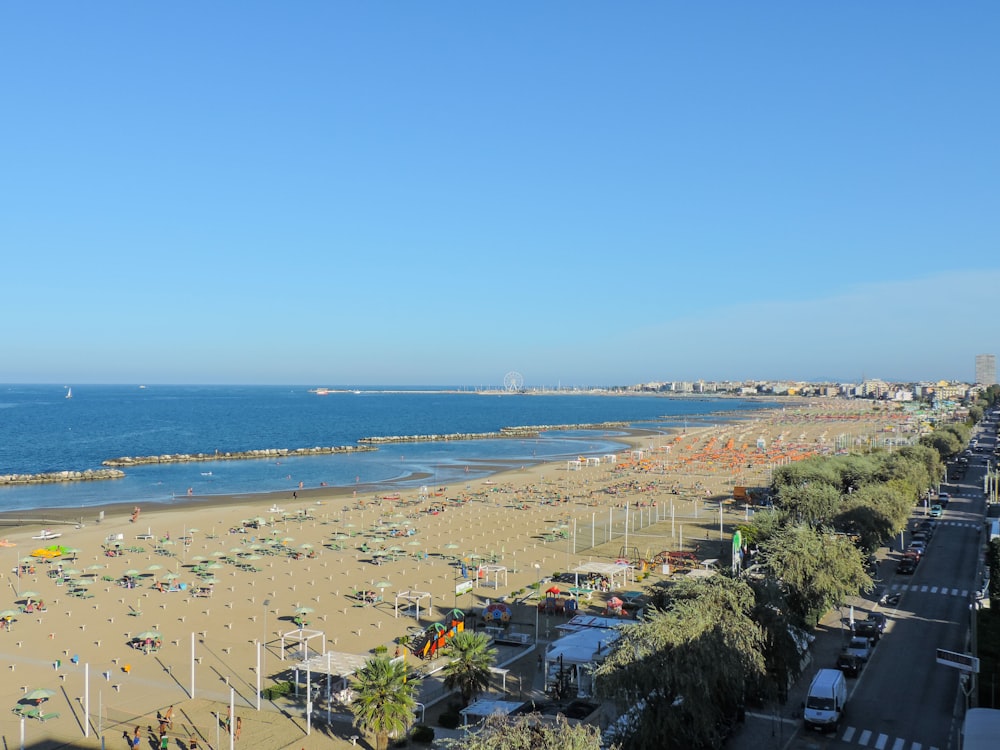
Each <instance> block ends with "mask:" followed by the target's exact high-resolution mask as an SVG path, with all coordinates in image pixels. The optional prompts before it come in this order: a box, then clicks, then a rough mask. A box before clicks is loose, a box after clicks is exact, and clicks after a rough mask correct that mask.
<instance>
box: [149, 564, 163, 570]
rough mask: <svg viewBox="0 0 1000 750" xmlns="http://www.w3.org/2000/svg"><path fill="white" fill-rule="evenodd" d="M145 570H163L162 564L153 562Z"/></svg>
mask: <svg viewBox="0 0 1000 750" xmlns="http://www.w3.org/2000/svg"><path fill="white" fill-rule="evenodd" d="M146 570H163V566H162V565H157V564H156V563H153V564H152V565H150V566H149V567H148V568H146Z"/></svg>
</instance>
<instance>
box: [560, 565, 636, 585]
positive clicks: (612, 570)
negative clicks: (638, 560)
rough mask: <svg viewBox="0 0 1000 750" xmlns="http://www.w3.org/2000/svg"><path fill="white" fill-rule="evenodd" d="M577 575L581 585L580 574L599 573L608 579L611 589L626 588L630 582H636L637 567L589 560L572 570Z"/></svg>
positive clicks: (577, 580)
mask: <svg viewBox="0 0 1000 750" xmlns="http://www.w3.org/2000/svg"><path fill="white" fill-rule="evenodd" d="M572 572H573V573H574V574H575V575H576V586H577V588H579V586H580V576H581V575H584V576H588V575H599V576H603V577H604V578H607V579H608V585H609V587H610V590H611V591H617V590H618V589H620V588H624V587H625V585H626V584H628V583H629V582H631V583H635V568H633V567H632V566H631V565H620V564H618V563H604V562H588V563H583V565H578V566H576V567H575V568H573V571H572Z"/></svg>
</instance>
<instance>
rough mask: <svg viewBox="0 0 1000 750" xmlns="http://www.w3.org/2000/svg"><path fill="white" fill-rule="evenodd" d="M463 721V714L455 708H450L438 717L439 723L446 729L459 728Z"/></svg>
mask: <svg viewBox="0 0 1000 750" xmlns="http://www.w3.org/2000/svg"><path fill="white" fill-rule="evenodd" d="M461 723H462V715H461V714H460V713H459V712H458V710H457V709H454V708H449V709H448V710H447V711H445V712H444V713H443V714H441V716H440V717H439V718H438V724H440V725H441V726H442V727H444V728H445V729H457V728H458V725H459V724H461Z"/></svg>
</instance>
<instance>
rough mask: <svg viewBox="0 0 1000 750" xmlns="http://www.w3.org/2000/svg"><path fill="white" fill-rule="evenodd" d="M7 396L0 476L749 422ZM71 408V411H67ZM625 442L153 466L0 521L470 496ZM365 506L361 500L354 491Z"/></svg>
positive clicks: (229, 398) (536, 441) (562, 440)
mask: <svg viewBox="0 0 1000 750" xmlns="http://www.w3.org/2000/svg"><path fill="white" fill-rule="evenodd" d="M314 391H315V389H312V388H310V387H307V386H243V385H233V386H223V385H208V386H195V385H187V386H185V385H141V386H140V385H74V386H72V387H68V386H60V385H0V475H5V474H40V473H47V472H58V471H83V470H86V469H100V468H102V462H103V461H105V460H107V459H112V458H119V457H122V456H153V455H164V454H178V453H188V454H193V453H213V452H215V451H229V452H235V451H251V450H260V449H270V448H276V449H290V450H294V449H296V448H311V447H329V446H344V445H357V444H358V441H359V440H360V439H361V438H366V437H385V436H407V435H445V434H449V435H450V434H470V433H489V432H495V431H498V430H500V429H502V428H504V427H520V426H545V425H554V426H563V425H583V424H601V423H607V422H623V423H628V424H629V425H630V426H631V427H634V428H644V429H648V430H653V431H668V430H670V429H677V428H681V429H683V428H684V427H685V426H691V427H694V426H698V425H702V424H706V423H709V424H710V423H713V422H719V421H722V420H730V419H733V418H739V416H740V415H741V414H744V413H745V414H746V415H747V416H751V415H752V412H753V411H754V410H757V409H760V408H763V407H765V406H766V404H762V403H760V402H756V401H752V400H743V399H734V398H725V399H721V398H699V397H682V398H676V397H664V396H656V395H648V396H644V395H635V394H630V395H608V394H606V393H590V392H586V393H585V392H565V391H564V392H557V393H503V392H500V393H498V392H492V393H483V392H476V391H475V390H472V389H463V388H460V387H449V386H442V387H438V388H420V389H415V388H406V387H397V386H374V387H373V386H356V387H345V388H337V389H335V390H331V391H330V392H329V393H328V394H326V395H319V394H317V393H316V392H314ZM67 395H70V396H71V397H69V398H67ZM623 434H624V433H623V431H622V430H620V429H617V430H616V429H597V430H593V429H548V430H544V431H542V432H541V434H540V435H539V436H538V437H537V438H531V439H519V438H505V439H476V440H455V441H448V442H406V443H390V444H383V445H380V446H379V448H378V450H377V451H372V452H364V453H350V454H333V455H319V456H302V457H282V458H280V459H274V460H272V459H253V460H237V461H208V462H194V463H177V464H151V465H144V466H137V467H134V468H127V469H125V472H126V476H125V477H124V478H121V479H113V480H102V481H83V482H59V483H45V484H32V485H12V486H0V511H20V510H42V509H45V508H87V507H93V506H98V505H105V504H112V503H130V504H137V505H143V504H148V503H161V504H170V503H173V502H177V501H178V500H180V499H184V500H186V499H188V497H189V496H190V495H193V496H196V497H211V496H236V497H243V496H245V495H253V494H255V493H264V492H283V491H287V492H288V493H289V497H291V493H292V492H295V491H296V490H297V489H298V488H300V487H302V488H308V489H313V488H316V487H320V486H329V487H352V486H353V487H355V488H363V491H364V492H366V493H370V492H372V491H376V492H377V491H382V490H386V489H401V488H413V487H422V486H434V487H435V488H436V487H441V486H448V485H465V484H467V483H470V482H472V481H473V480H476V479H482V478H484V477H488V476H490V475H491V474H493V473H496V472H497V471H501V470H505V469H509V468H516V467H518V466H526V465H529V464H535V463H539V462H548V461H558V460H563V459H571V458H575V457H577V456H579V455H591V456H592V455H604V454H608V453H616V452H619V451H621V450H622V449H623V448H624V447H625V444H624V443H623V442H622V440H621V438H622V437H623ZM359 494H360V491H359Z"/></svg>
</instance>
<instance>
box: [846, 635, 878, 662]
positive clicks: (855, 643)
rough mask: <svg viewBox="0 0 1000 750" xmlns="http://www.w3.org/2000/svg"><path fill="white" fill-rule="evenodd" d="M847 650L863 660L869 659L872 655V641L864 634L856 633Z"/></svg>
mask: <svg viewBox="0 0 1000 750" xmlns="http://www.w3.org/2000/svg"><path fill="white" fill-rule="evenodd" d="M845 650H846V651H847V653H849V654H851V655H852V656H856V657H858V658H859V659H861V660H862V661H868V660H869V659H870V658H871V655H872V642H871V640H870V639H868V638H866V637H865V636H863V635H855V636H853V637H852V638H851V640H850V641H848V643H847V648H846V649H845Z"/></svg>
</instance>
